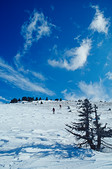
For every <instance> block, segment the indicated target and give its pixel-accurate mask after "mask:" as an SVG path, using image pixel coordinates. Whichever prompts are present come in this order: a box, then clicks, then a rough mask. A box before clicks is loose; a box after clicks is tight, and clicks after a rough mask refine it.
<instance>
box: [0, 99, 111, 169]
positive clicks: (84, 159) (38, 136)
mask: <svg viewBox="0 0 112 169" xmlns="http://www.w3.org/2000/svg"><path fill="white" fill-rule="evenodd" d="M60 104H61V105H62V107H61V108H60V107H59V105H60ZM96 104H97V105H98V107H99V109H98V112H99V113H100V114H101V122H102V123H104V124H105V123H106V122H107V123H108V126H109V127H112V111H111V110H112V103H106V102H105V103H103V102H102V103H101V102H100V103H96ZM68 106H70V109H68ZM53 107H54V108H55V114H53V112H52V108H53ZM109 108H111V110H110V111H108V109H109ZM70 110H71V111H70ZM74 119H77V103H76V102H75V101H62V102H56V101H43V104H40V103H39V102H32V103H27V102H26V103H24V104H23V103H17V104H0V169H2V168H7V169H9V168H10V169H17V168H18V169H59V168H60V169H75V168H76V167H78V168H79V169H88V168H90V167H91V169H93V168H98V169H108V168H112V152H111V151H109V152H106V153H104V152H95V151H91V150H90V149H78V148H75V147H74V137H73V136H72V135H71V134H69V133H68V132H67V131H66V130H65V124H66V123H67V124H68V123H70V122H71V121H74ZM109 141H111V140H109ZM111 144H112V142H111Z"/></svg>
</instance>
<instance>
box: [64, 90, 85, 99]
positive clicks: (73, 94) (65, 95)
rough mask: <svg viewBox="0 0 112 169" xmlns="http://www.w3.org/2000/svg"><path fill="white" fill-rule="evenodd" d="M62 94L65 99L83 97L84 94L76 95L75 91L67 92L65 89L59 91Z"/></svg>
mask: <svg viewBox="0 0 112 169" xmlns="http://www.w3.org/2000/svg"><path fill="white" fill-rule="evenodd" d="M61 93H62V94H63V95H64V99H65V100H78V99H81V100H83V99H85V97H84V96H78V95H77V94H76V93H75V92H68V91H67V89H65V90H64V91H62V92H61Z"/></svg>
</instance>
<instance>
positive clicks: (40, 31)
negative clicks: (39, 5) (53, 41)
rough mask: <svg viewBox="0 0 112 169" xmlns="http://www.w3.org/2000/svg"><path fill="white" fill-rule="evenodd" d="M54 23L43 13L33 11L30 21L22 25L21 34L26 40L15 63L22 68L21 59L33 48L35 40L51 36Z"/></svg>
mask: <svg viewBox="0 0 112 169" xmlns="http://www.w3.org/2000/svg"><path fill="white" fill-rule="evenodd" d="M52 26H54V25H53V24H51V23H49V22H48V21H47V19H46V18H45V16H44V14H43V13H39V12H37V11H36V10H34V11H33V13H32V14H31V16H30V18H29V20H28V21H26V22H25V23H24V24H23V25H22V29H21V34H22V36H23V38H24V40H25V43H24V47H23V50H22V51H19V52H18V53H17V54H16V56H15V58H14V61H15V65H16V66H17V67H18V68H20V67H21V64H20V59H21V57H22V56H24V55H25V54H26V52H27V51H28V50H29V49H30V48H31V46H32V44H33V43H34V42H37V41H38V40H39V39H41V38H42V37H44V36H50V34H51V27H52Z"/></svg>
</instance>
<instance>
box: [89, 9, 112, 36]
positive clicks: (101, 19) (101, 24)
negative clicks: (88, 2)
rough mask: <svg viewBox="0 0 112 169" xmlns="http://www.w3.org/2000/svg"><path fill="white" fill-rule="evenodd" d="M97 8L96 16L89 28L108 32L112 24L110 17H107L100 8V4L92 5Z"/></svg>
mask: <svg viewBox="0 0 112 169" xmlns="http://www.w3.org/2000/svg"><path fill="white" fill-rule="evenodd" d="M92 8H94V9H95V10H96V13H95V16H94V18H93V20H92V22H91V24H90V26H89V29H91V30H93V31H97V32H99V33H104V34H108V29H109V26H110V22H109V18H106V17H105V16H104V14H103V12H101V11H100V10H99V7H98V6H92Z"/></svg>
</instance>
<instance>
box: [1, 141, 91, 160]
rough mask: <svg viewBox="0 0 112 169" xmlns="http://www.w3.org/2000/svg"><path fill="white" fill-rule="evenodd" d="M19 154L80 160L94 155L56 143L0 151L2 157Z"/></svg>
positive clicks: (85, 150) (88, 151) (87, 151)
mask: <svg viewBox="0 0 112 169" xmlns="http://www.w3.org/2000/svg"><path fill="white" fill-rule="evenodd" d="M27 148H32V149H35V152H28V151H27ZM19 153H30V154H33V155H35V156H38V157H40V158H42V157H46V156H49V155H54V156H56V157H59V158H74V157H75V158H79V159H84V158H85V157H92V156H93V155H94V154H93V152H92V150H90V149H83V148H77V147H74V146H72V145H64V144H59V143H55V144H52V145H45V144H32V145H24V146H21V147H18V148H15V149H10V150H4V151H0V156H13V155H19Z"/></svg>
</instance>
